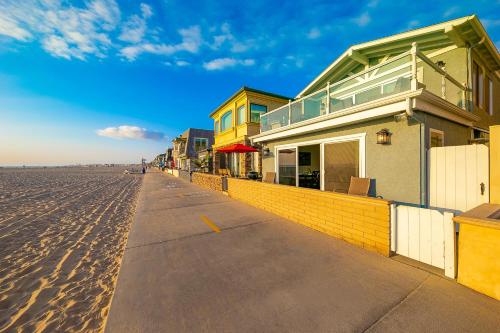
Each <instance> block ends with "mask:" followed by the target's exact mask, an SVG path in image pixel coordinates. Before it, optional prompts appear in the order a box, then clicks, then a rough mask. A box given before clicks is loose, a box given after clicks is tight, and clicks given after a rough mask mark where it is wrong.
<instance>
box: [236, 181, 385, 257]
mask: <svg viewBox="0 0 500 333" xmlns="http://www.w3.org/2000/svg"><path fill="white" fill-rule="evenodd" d="M227 181H228V194H229V196H231V197H233V198H235V199H238V200H241V201H244V202H246V203H248V204H250V205H252V206H255V207H257V208H261V209H264V210H266V211H269V212H271V213H274V214H276V215H279V216H282V217H284V218H287V219H289V220H292V221H294V222H297V223H300V224H303V225H305V226H308V227H310V228H313V229H315V230H317V231H320V232H323V233H326V234H328V235H331V236H333V237H336V238H340V239H343V240H345V241H347V242H349V243H351V244H354V245H357V246H360V247H362V248H365V249H368V250H371V251H375V252H377V253H380V254H382V255H385V256H389V253H390V203H391V202H390V201H387V200H382V199H376V198H367V197H359V196H352V195H347V194H342V193H333V192H324V191H319V190H312V189H306V188H300V187H293V186H285V185H277V184H267V183H262V182H258V181H250V180H242V179H236V178H228V180H227Z"/></svg>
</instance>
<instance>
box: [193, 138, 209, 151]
mask: <svg viewBox="0 0 500 333" xmlns="http://www.w3.org/2000/svg"><path fill="white" fill-rule="evenodd" d="M200 140H202V141H204V142H205V148H203V149H207V148H208V138H203V137H195V138H194V151H195V152H197V153H198V152H200V151H202V150H203V149H196V141H200Z"/></svg>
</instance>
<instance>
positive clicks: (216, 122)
mask: <svg viewBox="0 0 500 333" xmlns="http://www.w3.org/2000/svg"><path fill="white" fill-rule="evenodd" d="M214 127H215V128H214V130H215V134H217V133H219V121H218V120H216V121H215V125H214Z"/></svg>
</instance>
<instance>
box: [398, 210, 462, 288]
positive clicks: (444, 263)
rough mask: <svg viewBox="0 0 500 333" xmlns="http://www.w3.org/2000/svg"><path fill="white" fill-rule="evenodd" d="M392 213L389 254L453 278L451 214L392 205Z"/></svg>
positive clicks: (453, 245)
mask: <svg viewBox="0 0 500 333" xmlns="http://www.w3.org/2000/svg"><path fill="white" fill-rule="evenodd" d="M392 210H393V212H392V214H391V251H393V252H396V253H397V254H400V255H402V256H405V257H408V258H411V259H414V260H417V261H421V262H423V263H426V264H428V265H431V266H434V267H438V268H441V269H444V270H445V274H446V276H448V277H451V278H455V246H456V245H455V228H454V225H453V213H450V212H442V211H439V210H437V209H427V208H419V207H412V206H406V205H397V206H396V207H395V205H393V206H392Z"/></svg>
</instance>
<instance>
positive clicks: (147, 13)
mask: <svg viewBox="0 0 500 333" xmlns="http://www.w3.org/2000/svg"><path fill="white" fill-rule="evenodd" d="M141 12H142V16H143V17H145V18H149V17H151V16H153V9H152V8H151V6H150V5H147V4H145V3H141Z"/></svg>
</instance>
